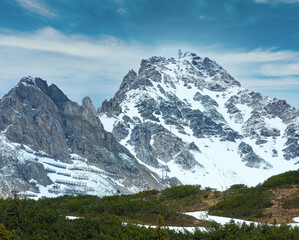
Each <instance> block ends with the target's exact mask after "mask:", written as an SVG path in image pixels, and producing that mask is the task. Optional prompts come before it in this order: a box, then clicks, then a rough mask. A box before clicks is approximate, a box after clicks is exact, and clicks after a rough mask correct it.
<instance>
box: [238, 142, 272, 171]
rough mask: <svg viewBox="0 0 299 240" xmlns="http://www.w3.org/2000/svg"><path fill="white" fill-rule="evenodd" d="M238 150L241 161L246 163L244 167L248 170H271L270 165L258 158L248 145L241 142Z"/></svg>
mask: <svg viewBox="0 0 299 240" xmlns="http://www.w3.org/2000/svg"><path fill="white" fill-rule="evenodd" d="M238 150H239V154H240V156H241V158H242V161H243V162H246V166H248V167H250V168H261V167H263V168H264V169H269V168H272V165H271V164H270V163H268V162H266V161H265V160H264V159H262V158H261V157H260V156H258V155H257V154H256V153H255V152H254V151H253V149H252V147H251V146H250V145H249V144H247V143H244V142H241V143H240V145H239V146H238Z"/></svg>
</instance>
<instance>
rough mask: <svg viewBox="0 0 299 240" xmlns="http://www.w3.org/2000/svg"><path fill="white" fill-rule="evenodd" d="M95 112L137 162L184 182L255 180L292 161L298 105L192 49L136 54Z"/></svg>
mask: <svg viewBox="0 0 299 240" xmlns="http://www.w3.org/2000/svg"><path fill="white" fill-rule="evenodd" d="M98 115H99V117H100V119H101V121H102V123H103V124H104V128H105V129H107V130H109V131H111V132H112V133H113V135H114V136H115V137H116V139H118V140H119V142H120V143H121V144H122V145H123V146H126V147H127V148H128V149H129V150H130V151H131V153H132V154H133V155H134V156H135V157H136V158H137V159H138V160H139V162H140V163H142V164H143V165H144V166H146V167H147V168H149V169H151V170H152V171H154V172H156V173H157V174H159V173H160V174H161V171H163V169H165V168H166V169H167V175H168V176H170V177H174V176H175V177H177V178H178V179H179V180H180V181H181V182H182V183H183V184H200V185H203V186H209V187H215V188H218V189H225V188H227V187H229V186H230V185H232V184H237V183H244V184H248V185H254V184H257V183H259V182H260V181H263V180H265V179H266V178H267V177H269V176H271V175H273V174H277V173H280V172H283V171H286V170H290V169H297V168H298V165H296V164H298V160H299V145H298V138H299V125H298V116H299V111H298V110H297V109H295V108H293V107H291V106H290V105H289V104H288V103H286V101H284V100H278V99H271V98H268V97H266V96H263V95H262V94H260V93H256V92H253V91H249V90H247V89H244V88H242V87H241V84H240V83H239V82H238V81H236V80H235V79H234V78H233V77H232V76H231V75H230V74H229V73H227V71H225V70H224V69H223V68H222V67H221V66H220V65H218V64H217V63H216V62H215V61H212V60H210V59H209V58H201V57H199V56H197V55H196V54H194V53H189V52H187V53H185V54H184V55H183V56H182V57H181V58H179V59H174V58H170V59H166V58H164V57H152V58H150V59H147V60H142V62H141V67H140V69H139V71H138V74H137V73H136V72H134V71H133V70H131V71H129V73H128V74H127V75H126V76H125V77H124V79H123V82H122V83H121V86H120V88H119V90H118V91H117V93H116V94H115V96H114V97H113V98H112V99H110V100H109V101H104V102H103V104H102V106H101V107H100V108H99V109H98Z"/></svg>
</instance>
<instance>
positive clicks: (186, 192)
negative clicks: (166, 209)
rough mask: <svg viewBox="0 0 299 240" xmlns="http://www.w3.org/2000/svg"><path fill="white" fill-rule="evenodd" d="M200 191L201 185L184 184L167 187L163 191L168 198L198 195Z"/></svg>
mask: <svg viewBox="0 0 299 240" xmlns="http://www.w3.org/2000/svg"><path fill="white" fill-rule="evenodd" d="M200 192H201V190H200V185H184V186H176V187H172V188H167V189H165V190H163V191H162V195H163V197H164V198H166V199H180V198H186V197H190V196H192V195H197V194H198V193H200Z"/></svg>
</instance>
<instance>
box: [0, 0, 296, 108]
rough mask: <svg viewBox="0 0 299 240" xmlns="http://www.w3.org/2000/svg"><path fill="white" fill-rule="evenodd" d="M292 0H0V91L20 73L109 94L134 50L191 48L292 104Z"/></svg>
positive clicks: (133, 63) (136, 57) (97, 95)
mask: <svg viewBox="0 0 299 240" xmlns="http://www.w3.org/2000/svg"><path fill="white" fill-rule="evenodd" d="M298 26H299V0H85V1H81V0H1V1H0V73H1V74H0V87H1V88H0V95H1V96H2V95H3V94H4V93H6V92H7V91H8V90H9V89H10V88H11V87H13V86H14V85H15V84H16V83H17V82H18V81H19V79H20V78H21V77H23V76H29V75H30V76H34V77H35V76H39V77H41V78H43V79H46V80H47V81H48V82H49V83H55V84H56V85H58V86H59V87H60V88H61V89H62V90H63V91H64V92H65V93H66V94H67V95H68V96H69V97H70V98H71V99H72V100H75V101H77V102H79V103H80V102H81V99H82V98H83V97H84V96H87V95H88V96H91V98H92V100H93V102H94V104H95V105H96V106H99V105H100V103H101V102H102V101H103V100H104V99H106V98H107V99H109V98H111V97H112V96H113V95H114V93H115V92H116V90H117V89H118V87H119V85H120V83H121V81H122V77H123V76H124V75H125V74H126V73H127V72H128V70H130V69H132V68H133V69H134V70H135V71H138V68H139V64H140V61H141V59H142V58H148V57H151V56H153V55H163V56H166V57H176V56H177V50H178V49H182V50H183V51H193V52H196V53H197V54H198V55H199V56H202V57H205V56H208V57H209V58H211V59H213V60H215V61H216V62H218V63H219V64H221V65H222V66H223V67H224V68H225V69H226V70H228V71H229V72H230V73H231V75H233V76H234V77H235V78H236V79H237V80H238V81H240V82H241V84H242V86H243V87H246V88H249V89H252V90H255V91H259V92H262V93H264V94H266V95H268V96H271V97H278V98H283V99H286V100H287V101H288V102H289V103H290V104H291V105H293V106H296V107H297V108H299V101H298V99H299V44H298V43H299V30H298Z"/></svg>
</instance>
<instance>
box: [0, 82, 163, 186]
mask: <svg viewBox="0 0 299 240" xmlns="http://www.w3.org/2000/svg"><path fill="white" fill-rule="evenodd" d="M0 130H1V131H3V133H4V137H5V138H6V139H7V140H8V141H11V142H14V143H18V144H21V145H25V146H28V147H30V148H31V149H32V150H33V151H35V152H36V153H38V152H44V153H45V154H47V156H49V157H52V158H54V159H57V160H60V161H62V162H66V163H70V162H71V161H72V160H71V159H70V154H77V155H79V156H81V157H83V158H86V159H87V162H88V163H89V164H90V165H94V166H96V167H98V168H100V169H103V170H105V171H109V172H114V173H118V175H119V176H122V178H123V181H124V183H125V184H126V186H128V187H130V186H136V185H138V186H140V187H141V189H150V188H153V187H154V188H160V183H158V182H157V180H156V179H155V178H153V176H152V173H150V171H149V170H147V169H146V168H144V167H143V166H142V165H140V164H139V163H138V162H137V160H136V159H135V157H134V156H133V155H132V154H131V153H130V152H129V151H128V150H127V149H126V148H125V147H124V146H122V145H121V144H119V142H118V140H116V138H115V137H114V136H113V135H112V133H109V132H107V131H105V130H104V128H103V125H102V123H101V121H100V119H99V118H98V117H97V115H96V110H95V108H94V106H93V104H92V102H91V100H90V98H89V97H85V98H84V99H83V100H82V105H81V106H80V105H79V104H77V103H76V102H72V101H71V100H69V99H68V98H67V96H66V95H65V94H64V93H63V92H62V91H61V90H60V89H59V88H58V87H57V86H55V85H50V86H48V85H47V83H46V81H44V80H42V79H40V78H35V79H33V78H30V77H28V78H23V79H22V80H21V81H20V82H19V83H18V84H17V86H16V87H15V88H13V89H12V90H11V91H10V92H9V93H8V94H6V95H5V96H4V97H3V99H2V100H1V101H0ZM17 159H18V158H17ZM33 160H34V159H33ZM33 160H26V161H25V163H24V164H23V165H22V164H19V163H17V160H16V164H15V167H16V171H15V172H14V174H15V177H16V178H18V179H21V180H22V181H23V182H24V183H26V184H27V185H28V184H29V185H30V183H29V180H30V179H33V180H35V181H36V182H37V183H38V184H40V185H50V184H53V182H52V181H51V180H50V179H49V178H48V177H47V173H46V172H45V169H44V167H43V165H41V164H40V163H38V162H34V161H33ZM136 174H137V175H136ZM133 176H135V177H136V176H139V177H137V178H136V179H135V180H134V182H133V181H132V177H133ZM26 184H25V185H26ZM27 185H26V186H27ZM29 185H28V186H29ZM19 186H21V185H19ZM162 186H163V184H162ZM20 188H23V187H20ZM24 189H25V188H24ZM28 189H30V187H29V188H28V187H27V190H28ZM32 189H33V190H35V191H36V188H35V187H34V186H33V187H32Z"/></svg>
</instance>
